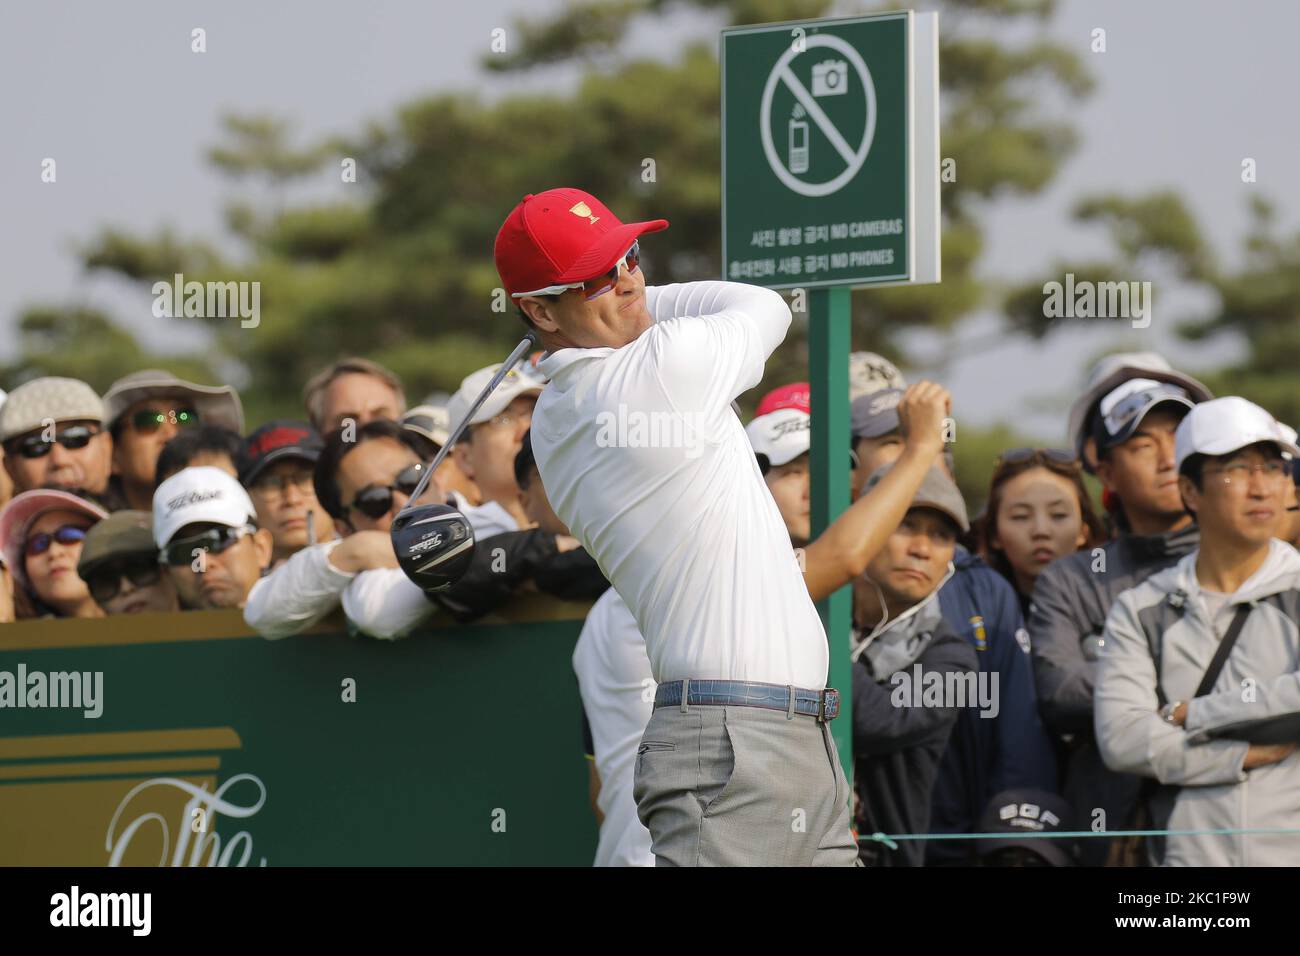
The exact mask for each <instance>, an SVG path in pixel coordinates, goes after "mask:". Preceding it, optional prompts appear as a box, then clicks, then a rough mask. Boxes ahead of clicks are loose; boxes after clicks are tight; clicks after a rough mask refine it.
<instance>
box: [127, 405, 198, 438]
mask: <svg viewBox="0 0 1300 956" xmlns="http://www.w3.org/2000/svg"><path fill="white" fill-rule="evenodd" d="M168 423H171V424H172V425H176V426H178V427H180V428H187V427H189V426H190V425H197V424H198V423H199V413H198V412H196V411H195V410H194V409H192V408H169V409H168V410H167V411H165V412H160V411H156V410H155V409H152V408H142V409H140V411H138V412H136V413H135V414H134V415H132V416H131V427H132V428H134V429H135V430H136V431H138V432H144V433H145V434H150V433H152V432H156V431H157V430H158V429H160V428H162V427H163V425H165V424H168Z"/></svg>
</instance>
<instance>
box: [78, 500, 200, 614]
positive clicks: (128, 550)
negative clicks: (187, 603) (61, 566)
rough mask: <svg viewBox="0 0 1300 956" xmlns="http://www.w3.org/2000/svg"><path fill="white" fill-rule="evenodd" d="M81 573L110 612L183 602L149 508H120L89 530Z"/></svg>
mask: <svg viewBox="0 0 1300 956" xmlns="http://www.w3.org/2000/svg"><path fill="white" fill-rule="evenodd" d="M77 574H78V575H79V576H80V577H81V579H82V580H83V581H85V582H86V586H87V587H88V588H89V589H90V596H91V597H92V598H94V599H95V603H96V604H98V605H99V606H100V607H101V608H102V609H103V611H104V613H105V614H139V613H141V612H143V611H159V612H168V611H179V610H180V608H181V605H180V599H179V598H178V596H177V594H176V586H175V585H174V584H173V583H172V580H171V578H170V577H169V576H168V575H166V574H165V573H163V567H162V565H161V564H159V563H158V547H157V545H156V544H154V540H153V516H152V515H150V514H149V512H147V511H115V512H113V514H111V515H109V516H108V517H107V518H105V519H104V520H103V521H101V522H99V524H97V525H95V526H94V527H93V528H91V529H90V530H89V531H87V532H86V540H85V542H84V543H83V544H82V546H81V559H80V560H79V561H78V562H77Z"/></svg>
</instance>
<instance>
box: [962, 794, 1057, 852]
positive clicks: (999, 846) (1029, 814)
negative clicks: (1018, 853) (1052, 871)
mask: <svg viewBox="0 0 1300 956" xmlns="http://www.w3.org/2000/svg"><path fill="white" fill-rule="evenodd" d="M1071 820H1072V814H1071V813H1070V805H1069V804H1068V803H1066V802H1065V800H1064V799H1062V798H1061V797H1060V796H1059V795H1058V794H1055V793H1050V792H1048V791H1046V790H1029V789H1023V790H1003V791H1002V792H1001V793H999V794H998V795H997V796H995V797H994V798H993V799H992V800H990V801H989V805H988V807H987V808H986V809H985V810H984V816H983V817H982V818H981V820H980V832H981V833H1004V834H1006V836H1005V837H1002V838H995V839H989V840H980V841H978V842H979V855H980V856H987V855H988V854H990V853H995V852H997V851H998V850H1004V849H1007V848H1008V847H1019V848H1020V849H1024V850H1028V851H1029V852H1031V853H1036V854H1038V856H1040V857H1042V858H1043V860H1045V861H1046V862H1047V863H1049V864H1050V865H1051V866H1073V865H1074V863H1073V860H1072V859H1071V857H1070V850H1071V849H1072V846H1073V844H1072V843H1071V841H1069V840H1065V839H1060V838H1052V837H1046V836H1043V837H1033V838H1031V839H1025V837H1024V836H1023V835H1022V834H1025V833H1067V832H1069V831H1070V830H1071V829H1072V823H1071ZM1062 844H1066V845H1065V846H1062Z"/></svg>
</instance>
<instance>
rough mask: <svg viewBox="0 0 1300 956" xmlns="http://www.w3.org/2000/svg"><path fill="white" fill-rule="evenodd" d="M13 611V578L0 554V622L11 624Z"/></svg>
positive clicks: (13, 615)
mask: <svg viewBox="0 0 1300 956" xmlns="http://www.w3.org/2000/svg"><path fill="white" fill-rule="evenodd" d="M15 616H16V615H15V613H14V578H13V575H12V574H10V573H9V565H8V564H6V563H5V558H4V555H3V554H0V624H12V623H13V622H14V618H15Z"/></svg>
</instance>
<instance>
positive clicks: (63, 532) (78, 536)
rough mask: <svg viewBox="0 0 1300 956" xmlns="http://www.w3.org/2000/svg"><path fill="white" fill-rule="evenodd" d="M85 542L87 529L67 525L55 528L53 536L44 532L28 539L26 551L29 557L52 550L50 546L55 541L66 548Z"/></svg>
mask: <svg viewBox="0 0 1300 956" xmlns="http://www.w3.org/2000/svg"><path fill="white" fill-rule="evenodd" d="M85 540H86V529H85V528H83V527H81V526H80V525H75V524H65V525H64V526H63V527H61V528H55V529H54V533H53V534H50V533H48V532H45V531H42V532H40V533H39V534H34V535H32V536H31V537H30V538H28V539H27V545H26V547H25V549H24V550H26V552H27V554H28V556H31V555H36V554H44V553H45V552H46V551H48V550H50V545H51V544H52V543H53V542H55V541H57V542H58V543H59V544H61V545H64V546H65V547H66V546H67V545H70V544H80V543H81V542H82V541H85Z"/></svg>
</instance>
